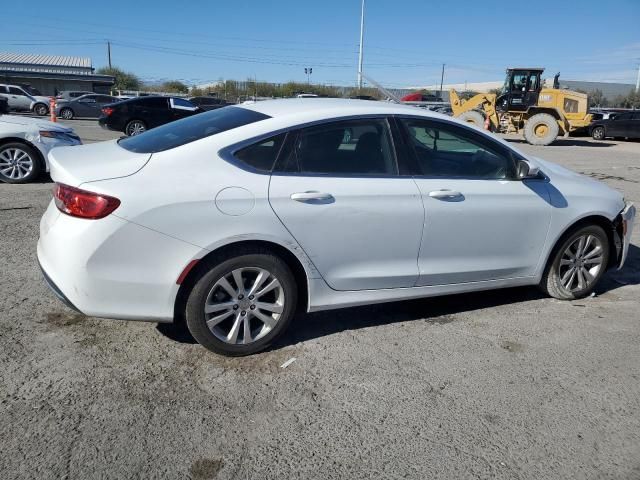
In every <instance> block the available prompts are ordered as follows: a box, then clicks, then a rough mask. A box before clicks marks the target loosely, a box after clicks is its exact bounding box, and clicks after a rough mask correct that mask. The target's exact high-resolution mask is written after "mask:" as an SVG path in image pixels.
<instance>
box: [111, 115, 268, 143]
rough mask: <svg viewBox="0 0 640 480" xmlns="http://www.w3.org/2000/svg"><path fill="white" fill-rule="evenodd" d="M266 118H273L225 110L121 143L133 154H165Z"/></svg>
mask: <svg viewBox="0 0 640 480" xmlns="http://www.w3.org/2000/svg"><path fill="white" fill-rule="evenodd" d="M267 118H271V117H269V116H268V115H265V114H264V113H258V112H254V111H253V110H247V109H246V108H240V107H223V108H219V109H217V110H211V111H209V112H204V113H199V114H196V115H194V116H192V117H187V118H183V119H182V120H177V121H175V122H171V123H167V124H166V125H162V126H160V127H157V128H154V129H152V130H147V131H146V132H144V133H141V134H140V135H136V136H134V137H127V138H123V139H121V140H119V141H118V144H119V145H120V146H121V147H122V148H125V149H126V150H129V151H130V152H136V153H156V152H163V151H165V150H170V149H172V148H175V147H179V146H180V145H185V144H187V143H191V142H194V141H196V140H200V139H201V138H205V137H210V136H211V135H215V134H216V133H220V132H226V131H227V130H232V129H234V128H238V127H241V126H243V125H248V124H250V123H254V122H259V121H260V120H265V119H267Z"/></svg>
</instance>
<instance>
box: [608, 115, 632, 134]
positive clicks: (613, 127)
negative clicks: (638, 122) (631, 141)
mask: <svg viewBox="0 0 640 480" xmlns="http://www.w3.org/2000/svg"><path fill="white" fill-rule="evenodd" d="M632 115H633V114H632V113H622V114H620V115H618V116H617V117H616V118H614V119H613V120H611V121H609V124H608V125H607V127H606V129H607V135H608V136H611V137H626V136H628V133H629V130H630V128H631V126H632V125H631V117H632Z"/></svg>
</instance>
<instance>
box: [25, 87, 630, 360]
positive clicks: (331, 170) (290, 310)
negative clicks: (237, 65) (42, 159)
mask: <svg viewBox="0 0 640 480" xmlns="http://www.w3.org/2000/svg"><path fill="white" fill-rule="evenodd" d="M50 163H51V176H52V177H53V180H54V181H55V182H56V184H55V191H54V198H53V201H52V202H51V204H50V205H49V208H48V210H47V211H46V213H45V214H44V217H43V218H42V221H41V225H40V240H39V242H38V259H39V261H40V265H41V267H42V270H43V272H44V275H45V278H46V280H47V282H48V283H49V285H50V287H51V288H52V289H53V291H54V292H55V293H56V294H57V295H58V296H59V298H61V299H62V300H63V301H65V302H66V303H67V305H69V306H71V307H73V308H75V309H77V310H79V311H80V312H82V313H84V314H86V315H90V316H97V317H111V318H121V319H131V320H150V321H157V322H171V321H174V320H176V321H177V320H182V319H184V320H186V325H187V327H188V328H189V330H190V332H191V333H192V335H193V336H194V338H195V339H196V340H197V341H198V342H200V343H201V344H202V345H204V346H205V347H206V348H208V349H210V350H212V351H214V352H218V353H221V354H225V355H246V354H250V353H253V352H257V351H259V350H261V349H264V348H266V347H267V346H268V345H270V344H271V343H272V342H274V340H276V339H277V338H278V337H279V336H280V335H281V334H282V333H283V332H284V331H285V329H286V328H287V326H288V325H289V324H290V323H291V320H292V318H293V317H294V314H295V313H296V311H297V310H298V309H302V310H306V311H317V310H326V309H331V308H340V307H349V306H354V305H362V304H370V303H377V302H388V301H393V300H403V299H409V298H416V297H428V296H435V295H443V294H452V293H461V292H469V291H476V290H487V289H494V288H500V287H510V286H515V285H538V286H539V287H540V288H542V290H544V291H545V292H547V293H548V294H549V295H551V296H553V297H555V298H559V299H568V300H569V299H575V298H579V297H584V296H585V295H588V294H589V293H590V292H591V291H592V290H593V289H594V287H595V286H596V284H597V283H598V281H599V280H600V279H601V278H602V276H603V274H604V273H605V271H606V270H607V269H610V268H621V267H622V265H623V263H624V261H625V257H626V255H627V251H628V248H629V240H630V236H631V230H632V227H633V221H634V217H635V208H634V207H633V205H631V204H628V203H625V201H624V199H623V198H622V196H621V195H620V194H619V193H618V192H616V191H614V190H612V189H610V188H609V187H607V186H606V185H604V184H602V183H600V182H597V181H595V180H592V179H590V178H587V177H584V176H581V175H578V174H576V173H573V172H571V171H569V170H566V169H564V168H562V167H559V166H557V165H555V164H553V163H549V162H546V161H543V160H540V159H538V158H533V157H530V156H527V155H525V154H523V153H521V152H519V151H518V150H516V149H515V148H513V147H512V146H511V145H509V144H507V143H505V142H503V141H501V140H499V139H497V138H496V137H494V136H492V135H491V134H487V133H484V132H482V131H480V130H477V129H475V128H474V127H471V126H469V125H468V124H464V123H461V122H459V121H457V120H454V119H451V118H449V117H445V116H442V115H439V114H435V113H432V112H428V111H425V110H420V109H417V108H415V107H409V106H401V105H394V104H387V103H383V102H366V101H357V100H355V101H352V100H338V99H313V100H307V99H291V100H273V101H265V102H259V103H255V104H248V105H243V106H230V107H225V108H221V109H218V110H213V111H210V112H206V113H203V114H200V115H197V116H194V117H190V118H186V119H183V120H179V121H176V122H174V123H170V124H167V125H164V126H161V127H158V128H156V129H153V130H150V131H148V132H145V133H143V134H140V135H138V136H135V137H130V138H123V139H120V140H118V141H112V142H105V143H99V144H92V145H86V146H82V147H74V148H59V149H56V150H54V151H53V152H52V153H51V154H50Z"/></svg>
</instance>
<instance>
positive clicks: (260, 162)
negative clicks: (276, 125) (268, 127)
mask: <svg viewBox="0 0 640 480" xmlns="http://www.w3.org/2000/svg"><path fill="white" fill-rule="evenodd" d="M285 137H286V133H281V134H280V135H276V136H275V137H271V138H269V139H267V140H263V141H261V142H260V143H256V144H254V145H250V146H248V147H245V148H243V149H242V150H238V151H237V152H236V153H235V154H234V157H236V159H237V160H238V161H239V162H240V163H242V164H243V165H245V166H248V167H250V168H251V169H253V170H257V171H259V172H263V173H268V172H270V171H271V170H272V169H273V164H274V163H275V161H276V158H277V157H278V153H279V152H280V149H281V148H282V143H283V142H284V138H285Z"/></svg>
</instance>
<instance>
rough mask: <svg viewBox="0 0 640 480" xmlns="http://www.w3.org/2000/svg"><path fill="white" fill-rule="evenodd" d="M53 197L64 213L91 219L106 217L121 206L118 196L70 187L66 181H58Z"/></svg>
mask: <svg viewBox="0 0 640 480" xmlns="http://www.w3.org/2000/svg"><path fill="white" fill-rule="evenodd" d="M53 199H54V201H55V202H56V207H58V210H60V211H61V212H62V213H66V214H67V215H71V216H72V217H79V218H86V219H90V220H97V219H98V218H104V217H106V216H107V215H109V214H110V213H111V212H113V211H114V210H115V209H116V208H118V207H119V206H120V200H118V199H117V198H114V197H110V196H108V195H103V194H101V193H95V192H88V191H86V190H81V189H79V188H75V187H70V186H69V185H65V184H64V183H56V186H55V188H54V190H53Z"/></svg>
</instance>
